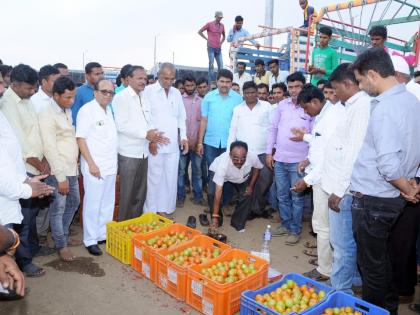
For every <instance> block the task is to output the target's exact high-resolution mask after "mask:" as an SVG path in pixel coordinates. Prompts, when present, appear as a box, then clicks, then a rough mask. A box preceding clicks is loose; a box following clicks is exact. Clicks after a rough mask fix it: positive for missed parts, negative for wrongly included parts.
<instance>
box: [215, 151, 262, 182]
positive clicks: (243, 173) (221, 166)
mask: <svg viewBox="0 0 420 315" xmlns="http://www.w3.org/2000/svg"><path fill="white" fill-rule="evenodd" d="M252 168H258V169H262V168H263V165H262V163H261V162H260V160H259V159H258V156H257V155H256V154H255V153H252V152H248V154H247V156H246V161H245V163H244V165H242V167H241V168H237V167H236V166H235V165H234V164H233V162H232V160H231V159H230V156H229V152H225V153H222V154H221V155H219V156H218V157H217V158H216V159H215V160H214V161H213V163H211V165H210V167H209V170H210V171H212V172H214V176H213V182H215V183H216V185H218V186H223V183H224V182H231V183H234V184H242V183H244V182H246V181H247V180H248V177H249V175H250V174H251V170H252Z"/></svg>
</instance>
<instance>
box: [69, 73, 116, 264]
mask: <svg viewBox="0 0 420 315" xmlns="http://www.w3.org/2000/svg"><path fill="white" fill-rule="evenodd" d="M114 94H115V92H114V85H113V84H112V82H111V81H109V80H104V79H102V80H99V81H98V82H97V83H95V85H94V99H93V100H92V101H90V102H89V103H86V104H85V105H83V107H82V108H81V109H80V111H79V113H78V114H77V124H76V126H77V128H76V139H77V144H78V145H79V149H80V152H81V154H82V157H81V159H80V160H81V163H80V164H81V171H82V175H83V187H84V189H85V196H84V199H83V243H84V244H85V246H86V249H87V250H88V252H89V253H90V254H91V255H95V256H99V255H102V251H101V249H100V248H99V247H98V243H99V244H101V243H104V242H105V239H106V223H107V222H109V221H112V216H113V213H114V204H115V179H116V176H117V128H116V127H115V123H114V118H113V115H112V112H111V110H110V109H109V107H108V105H109V104H110V103H111V102H112V99H113V97H114Z"/></svg>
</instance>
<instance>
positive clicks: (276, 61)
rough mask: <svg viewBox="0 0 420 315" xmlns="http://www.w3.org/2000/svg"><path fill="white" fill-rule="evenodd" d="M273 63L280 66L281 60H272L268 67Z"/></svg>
mask: <svg viewBox="0 0 420 315" xmlns="http://www.w3.org/2000/svg"><path fill="white" fill-rule="evenodd" d="M272 63H275V64H276V65H279V60H278V59H271V60H270V61H269V62H268V63H267V65H271V64H272Z"/></svg>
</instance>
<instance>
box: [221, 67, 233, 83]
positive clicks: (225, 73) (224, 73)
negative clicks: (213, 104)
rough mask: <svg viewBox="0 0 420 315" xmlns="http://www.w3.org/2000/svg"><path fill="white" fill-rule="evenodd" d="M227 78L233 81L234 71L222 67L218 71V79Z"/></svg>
mask: <svg viewBox="0 0 420 315" xmlns="http://www.w3.org/2000/svg"><path fill="white" fill-rule="evenodd" d="M222 77H223V78H226V79H230V80H231V81H233V74H232V72H230V71H229V70H227V69H221V70H220V71H219V72H218V73H217V80H219V79H220V78H222Z"/></svg>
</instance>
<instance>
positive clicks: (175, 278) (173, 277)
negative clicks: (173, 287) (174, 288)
mask: <svg viewBox="0 0 420 315" xmlns="http://www.w3.org/2000/svg"><path fill="white" fill-rule="evenodd" d="M168 279H169V281H171V282H172V283H174V284H176V283H177V281H178V274H177V273H176V271H175V270H173V269H171V268H168Z"/></svg>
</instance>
